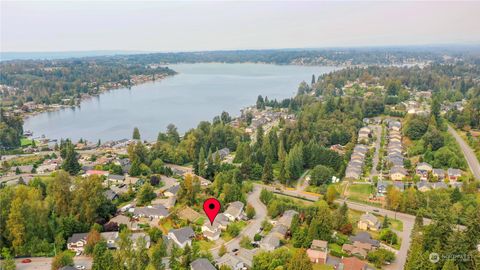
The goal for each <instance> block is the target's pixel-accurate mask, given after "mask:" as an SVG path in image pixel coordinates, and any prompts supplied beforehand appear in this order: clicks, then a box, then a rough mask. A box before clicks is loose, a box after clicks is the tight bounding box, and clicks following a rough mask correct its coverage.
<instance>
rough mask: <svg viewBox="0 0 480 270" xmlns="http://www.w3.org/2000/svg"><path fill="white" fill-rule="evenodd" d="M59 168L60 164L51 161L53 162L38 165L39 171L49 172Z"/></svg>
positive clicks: (41, 172) (40, 172) (42, 172)
mask: <svg viewBox="0 0 480 270" xmlns="http://www.w3.org/2000/svg"><path fill="white" fill-rule="evenodd" d="M57 169H58V164H55V163H51V164H42V165H40V166H38V168H37V173H39V174H45V173H47V172H53V171H55V170H57Z"/></svg>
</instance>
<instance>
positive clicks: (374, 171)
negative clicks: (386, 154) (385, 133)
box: [370, 125, 382, 182]
mask: <svg viewBox="0 0 480 270" xmlns="http://www.w3.org/2000/svg"><path fill="white" fill-rule="evenodd" d="M372 127H374V132H375V137H376V138H377V139H376V141H375V153H374V155H373V160H372V161H373V163H372V170H371V171H370V182H373V177H374V176H376V175H378V172H377V164H378V161H379V159H380V158H379V156H378V155H379V153H380V142H381V139H382V126H379V125H373V126H372Z"/></svg>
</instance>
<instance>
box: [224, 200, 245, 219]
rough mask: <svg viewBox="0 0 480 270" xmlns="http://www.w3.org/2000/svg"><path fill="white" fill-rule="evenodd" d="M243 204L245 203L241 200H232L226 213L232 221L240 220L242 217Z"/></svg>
mask: <svg viewBox="0 0 480 270" xmlns="http://www.w3.org/2000/svg"><path fill="white" fill-rule="evenodd" d="M243 206H244V204H243V203H242V202H240V201H236V202H232V203H230V205H229V206H228V208H227V210H225V212H224V214H225V216H227V218H228V219H229V220H230V221H235V220H239V219H241V218H242V212H243Z"/></svg>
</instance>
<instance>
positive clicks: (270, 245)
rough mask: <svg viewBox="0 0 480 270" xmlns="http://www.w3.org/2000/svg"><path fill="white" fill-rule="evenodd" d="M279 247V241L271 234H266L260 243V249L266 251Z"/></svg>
mask: <svg viewBox="0 0 480 270" xmlns="http://www.w3.org/2000/svg"><path fill="white" fill-rule="evenodd" d="M279 246H280V239H279V238H278V237H277V236H275V235H273V234H268V235H267V236H265V238H263V239H262V241H261V242H260V248H262V249H264V250H266V251H272V250H275V249H276V248H278V247H279Z"/></svg>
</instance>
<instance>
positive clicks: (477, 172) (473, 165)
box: [448, 125, 480, 180]
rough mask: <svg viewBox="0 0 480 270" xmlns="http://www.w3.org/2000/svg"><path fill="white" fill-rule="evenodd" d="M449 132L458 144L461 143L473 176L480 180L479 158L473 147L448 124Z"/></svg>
mask: <svg viewBox="0 0 480 270" xmlns="http://www.w3.org/2000/svg"><path fill="white" fill-rule="evenodd" d="M448 132H450V134H452V136H453V137H454V138H455V140H456V141H457V143H458V145H460V148H461V149H462V152H463V155H464V156H465V159H466V160H467V163H468V167H470V171H472V173H473V176H474V177H475V178H476V179H477V180H480V163H479V162H478V159H477V157H476V156H475V153H474V152H473V150H472V148H470V146H469V145H468V144H467V143H466V142H465V141H464V140H463V139H462V137H460V135H458V133H457V131H456V130H455V129H453V128H452V127H451V126H450V125H449V126H448Z"/></svg>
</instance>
